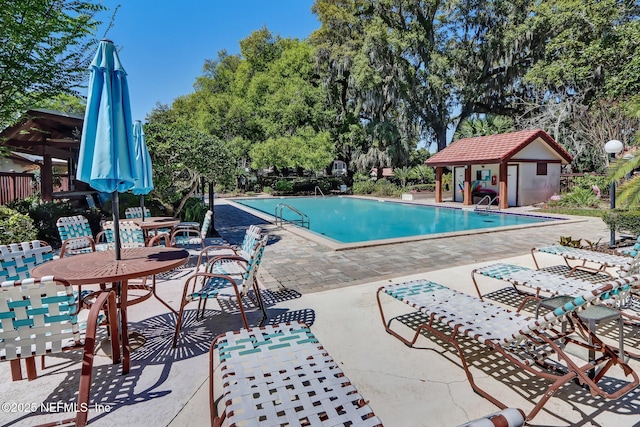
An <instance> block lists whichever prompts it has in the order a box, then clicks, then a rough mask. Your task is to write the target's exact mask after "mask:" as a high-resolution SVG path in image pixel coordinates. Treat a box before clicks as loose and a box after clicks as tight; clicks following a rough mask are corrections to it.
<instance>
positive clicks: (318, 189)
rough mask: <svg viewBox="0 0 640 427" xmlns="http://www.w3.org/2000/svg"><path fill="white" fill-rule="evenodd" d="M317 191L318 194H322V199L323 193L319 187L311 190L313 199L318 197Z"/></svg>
mask: <svg viewBox="0 0 640 427" xmlns="http://www.w3.org/2000/svg"><path fill="white" fill-rule="evenodd" d="M318 191H319V192H320V194H322V197H323V198H324V193H323V192H322V189H321V188H320V187H318V186H317V185H316V188H314V189H313V192H314V194H313V195H314V197H318Z"/></svg>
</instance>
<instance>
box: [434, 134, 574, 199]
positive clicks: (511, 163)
mask: <svg viewBox="0 0 640 427" xmlns="http://www.w3.org/2000/svg"><path fill="white" fill-rule="evenodd" d="M572 160H573V158H572V157H571V155H570V154H569V153H568V152H567V151H566V150H565V149H564V148H563V147H562V146H561V145H560V144H558V143H557V142H556V141H555V140H554V139H553V138H552V137H551V136H550V135H549V134H548V133H546V132H545V131H543V130H541V129H532V130H523V131H518V132H510V133H503V134H498V135H491V136H482V137H475V138H464V139H460V140H458V141H456V142H454V143H452V144H451V145H449V146H448V147H447V148H445V149H444V150H442V151H440V152H438V153H436V154H435V155H433V156H432V157H431V158H429V159H428V160H427V161H426V162H425V164H426V165H427V166H432V167H434V168H435V170H436V202H437V203H441V202H442V201H443V200H442V174H443V171H444V168H445V167H447V168H450V169H451V170H452V172H453V179H452V185H453V201H454V202H462V203H463V204H464V205H472V204H475V203H479V202H483V203H488V202H494V203H495V204H497V205H498V206H499V207H500V208H501V209H505V208H508V207H510V206H526V205H532V204H535V203H540V202H544V201H546V200H548V199H549V198H550V197H551V196H552V195H553V194H554V193H559V192H560V172H561V167H562V165H566V164H569V163H570V162H571V161H572Z"/></svg>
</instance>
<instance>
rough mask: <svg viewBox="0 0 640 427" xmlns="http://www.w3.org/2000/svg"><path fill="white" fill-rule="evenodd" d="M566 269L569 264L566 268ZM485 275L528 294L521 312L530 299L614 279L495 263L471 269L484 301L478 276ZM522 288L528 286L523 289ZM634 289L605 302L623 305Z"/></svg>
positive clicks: (579, 290)
mask: <svg viewBox="0 0 640 427" xmlns="http://www.w3.org/2000/svg"><path fill="white" fill-rule="evenodd" d="M564 268H565V269H566V267H564ZM478 275H480V276H485V277H490V278H492V279H498V280H503V281H505V282H509V283H511V285H512V286H513V287H514V289H515V290H516V291H517V292H518V293H520V294H524V295H525V299H524V300H523V301H522V303H521V304H520V306H519V307H518V310H517V311H520V310H521V309H522V307H524V304H526V302H527V301H528V300H530V299H536V300H539V299H541V298H546V297H552V296H556V295H574V296H575V295H581V294H583V293H585V292H589V291H591V290H593V289H594V288H597V287H598V286H600V285H602V284H603V283H604V282H606V281H609V280H611V278H610V277H609V276H607V275H603V274H598V276H593V277H591V279H594V280H597V281H599V282H600V283H597V282H594V281H593V280H585V279H581V278H578V277H573V276H572V277H567V276H566V275H565V274H561V273H556V272H553V271H547V270H534V269H531V268H528V267H523V266H521V265H515V264H507V263H496V264H491V265H487V266H485V267H480V268H475V269H473V270H472V271H471V279H472V280H473V284H474V286H475V288H476V292H478V297H479V298H480V300H482V293H481V292H480V287H479V286H478V282H477V279H476V276H478ZM520 288H526V289H525V291H524V292H523V291H522V290H521V289H520ZM630 293H631V290H629V291H627V292H624V293H620V294H619V295H616V298H615V300H616V301H615V302H614V301H613V299H611V300H605V301H603V302H605V303H611V304H615V305H616V306H623V305H624V302H625V301H626V300H627V299H628V298H630V297H631V296H630Z"/></svg>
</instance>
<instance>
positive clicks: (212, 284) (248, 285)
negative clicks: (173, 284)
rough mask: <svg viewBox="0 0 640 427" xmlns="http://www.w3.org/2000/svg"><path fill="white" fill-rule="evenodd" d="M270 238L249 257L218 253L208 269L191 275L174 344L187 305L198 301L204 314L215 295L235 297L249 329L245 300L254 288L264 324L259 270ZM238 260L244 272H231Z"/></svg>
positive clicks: (202, 314) (200, 313)
mask: <svg viewBox="0 0 640 427" xmlns="http://www.w3.org/2000/svg"><path fill="white" fill-rule="evenodd" d="M267 238H268V237H267V236H264V237H263V238H262V239H261V240H258V241H257V242H256V244H255V245H254V247H253V249H252V250H251V252H250V253H249V257H248V258H247V259H245V258H243V257H241V256H237V255H222V256H216V257H213V258H211V260H210V261H209V262H208V263H207V265H206V267H205V270H204V272H196V273H194V274H192V275H191V276H189V277H187V279H186V281H185V284H184V290H183V293H182V299H181V302H180V309H179V311H178V312H177V313H176V314H177V320H176V332H175V335H174V337H173V346H174V347H175V346H176V345H177V344H178V335H179V334H180V329H181V327H182V318H183V315H184V308H185V306H186V305H187V304H189V303H190V302H193V301H198V311H197V313H196V317H203V316H204V312H205V309H206V304H207V300H209V299H214V298H215V299H231V300H235V301H236V303H237V304H238V310H239V311H240V316H241V317H242V323H243V325H244V327H245V328H247V329H248V328H249V323H248V322H247V316H246V314H245V312H244V307H243V304H242V299H243V297H245V296H247V295H248V294H249V291H250V290H253V292H254V296H255V300H256V302H257V305H258V306H259V308H260V309H261V310H262V312H263V318H262V320H261V321H260V323H262V322H263V321H264V320H265V318H266V310H265V307H264V303H263V302H262V298H261V296H260V289H259V286H258V281H257V273H258V268H259V267H260V262H261V260H262V254H263V252H264V248H265V246H266V244H267ZM203 251H205V250H203ZM203 257H204V256H202V255H201V257H200V258H203ZM238 263H240V264H244V267H243V268H242V272H241V274H236V273H235V272H229V269H230V268H234V269H235V265H236V264H238ZM165 305H166V304H165Z"/></svg>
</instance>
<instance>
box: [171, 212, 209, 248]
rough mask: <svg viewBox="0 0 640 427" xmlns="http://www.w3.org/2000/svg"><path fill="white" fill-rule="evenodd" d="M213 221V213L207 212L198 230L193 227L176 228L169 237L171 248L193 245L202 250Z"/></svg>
mask: <svg viewBox="0 0 640 427" xmlns="http://www.w3.org/2000/svg"><path fill="white" fill-rule="evenodd" d="M212 221H213V212H212V211H210V210H209V211H207V213H206V214H205V216H204V220H203V221H202V227H200V229H199V230H198V229H197V228H193V227H178V228H176V230H175V231H174V232H173V234H172V235H171V246H178V247H187V248H188V247H190V246H193V245H197V246H200V247H201V248H204V247H205V246H206V238H207V233H208V232H209V228H210V227H211V222H212Z"/></svg>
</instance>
